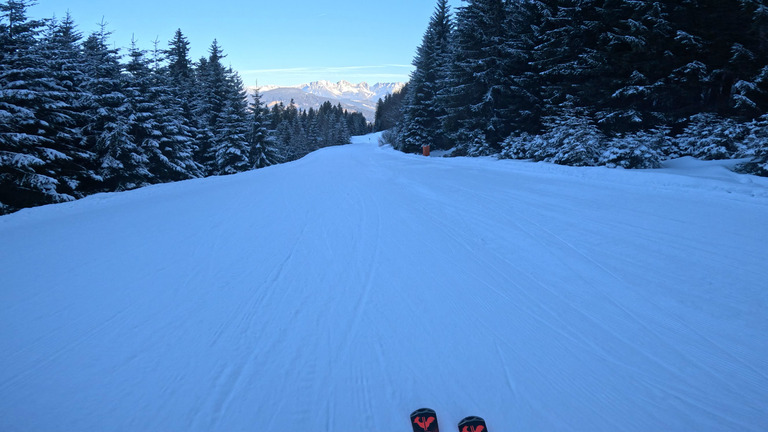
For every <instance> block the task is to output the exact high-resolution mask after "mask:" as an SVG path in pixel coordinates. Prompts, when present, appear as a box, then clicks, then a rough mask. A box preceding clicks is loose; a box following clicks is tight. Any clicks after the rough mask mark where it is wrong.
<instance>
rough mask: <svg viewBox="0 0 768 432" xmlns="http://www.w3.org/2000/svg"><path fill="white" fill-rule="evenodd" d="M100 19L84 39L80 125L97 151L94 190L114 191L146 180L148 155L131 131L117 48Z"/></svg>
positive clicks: (86, 140) (87, 143)
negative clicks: (97, 181) (85, 95)
mask: <svg viewBox="0 0 768 432" xmlns="http://www.w3.org/2000/svg"><path fill="white" fill-rule="evenodd" d="M108 37H109V32H107V31H106V24H105V23H102V24H101V26H100V30H99V31H97V32H95V33H92V34H91V35H90V36H89V37H88V38H87V39H86V40H85V42H84V43H83V54H84V67H85V81H84V83H83V88H84V89H85V91H86V92H87V93H88V98H87V102H86V103H87V106H86V111H85V114H86V118H87V123H86V125H85V127H84V128H83V140H84V143H85V147H86V148H87V149H89V150H91V149H92V150H93V151H94V152H95V153H96V154H97V155H98V167H97V170H96V171H97V173H98V175H99V177H100V178H101V185H100V188H99V189H97V190H106V191H116V190H126V189H134V188H137V187H141V186H143V185H146V184H149V178H150V175H149V172H148V170H147V157H146V155H145V154H144V152H143V151H142V150H141V148H140V147H139V145H138V144H137V143H136V142H135V140H134V138H133V136H132V134H131V128H132V125H131V122H132V116H133V115H134V111H133V107H132V105H131V101H130V100H129V98H128V96H126V90H125V88H124V82H123V76H122V72H121V71H122V66H121V64H120V62H119V51H118V50H117V49H113V48H109V44H108Z"/></svg>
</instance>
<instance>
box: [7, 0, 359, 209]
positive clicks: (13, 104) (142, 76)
mask: <svg viewBox="0 0 768 432" xmlns="http://www.w3.org/2000/svg"><path fill="white" fill-rule="evenodd" d="M32 4H33V2H32V1H31V0H4V1H3V3H0V214H4V213H8V212H12V211H16V210H18V209H21V208H24V207H31V206H36V205H42V204H49V203H56V202H62V201H69V200H73V199H76V198H81V197H83V196H86V195H88V194H92V193H95V192H110V191H118V190H126V189H133V188H137V187H141V186H144V185H149V184H154V183H160V182H170V181H178V180H184V179H189V178H195V177H202V176H206V175H223V174H232V173H237V172H241V171H245V170H249V169H254V168H261V167H265V166H268V165H272V164H275V163H279V162H282V161H285V160H290V159H294V158H298V157H301V156H303V155H304V154H306V153H308V152H310V151H312V150H315V149H317V148H320V147H324V146H328V145H335V144H343V143H347V142H349V137H350V135H351V134H363V133H366V132H368V131H369V130H370V128H369V126H368V125H367V123H366V121H365V118H364V117H363V116H362V114H357V113H347V112H345V111H344V110H342V109H341V107H340V106H338V107H333V106H330V104H329V105H328V106H324V107H320V109H319V110H317V111H315V110H310V112H298V111H297V110H295V109H294V110H285V109H283V108H284V107H278V108H277V110H278V112H279V114H280V115H279V118H277V119H272V118H271V117H272V116H271V115H270V113H269V111H267V110H266V109H265V108H264V107H263V106H262V104H261V100H260V98H259V95H258V94H256V95H255V97H254V101H253V103H252V104H251V105H250V106H249V105H248V103H247V99H246V93H245V90H244V88H243V82H242V80H241V79H240V76H239V75H238V74H237V73H236V72H235V71H233V70H232V69H231V68H230V67H227V66H225V65H224V63H223V61H222V59H223V58H224V57H225V56H224V54H223V50H222V49H221V47H220V46H219V45H218V43H217V42H216V41H214V42H213V44H212V45H211V48H210V51H209V56H207V57H205V58H202V59H200V61H199V62H198V63H193V62H192V61H191V60H190V58H189V42H188V41H187V38H186V37H185V36H184V34H183V33H182V32H181V30H177V31H176V33H175V34H174V36H173V38H172V39H171V40H170V41H169V42H168V46H167V48H166V49H161V48H160V47H159V45H158V42H157V41H155V43H154V49H153V50H151V51H149V52H146V51H144V50H141V49H139V48H138V46H137V44H136V43H133V44H132V46H131V47H130V48H129V49H128V50H127V53H126V54H127V55H126V56H125V58H123V55H122V54H121V52H120V50H118V49H115V48H112V45H111V43H110V41H109V32H108V31H107V29H106V25H105V24H103V23H102V25H101V27H100V29H99V30H98V31H96V32H94V33H93V34H91V35H89V36H88V37H87V38H85V39H83V37H82V35H81V34H80V32H79V31H78V30H77V27H76V25H75V23H74V22H73V20H72V18H71V16H70V15H69V14H66V15H65V17H64V19H61V20H57V19H51V20H33V19H30V18H28V17H27V10H28V8H29V6H31V5H32ZM286 121H287V123H286ZM270 123H273V124H270ZM283 123H285V125H283ZM281 134H283V135H281ZM281 137H283V138H285V139H282V138H281Z"/></svg>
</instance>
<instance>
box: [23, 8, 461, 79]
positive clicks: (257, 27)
mask: <svg viewBox="0 0 768 432" xmlns="http://www.w3.org/2000/svg"><path fill="white" fill-rule="evenodd" d="M435 3H436V0H389V1H386V2H378V1H376V2H374V1H369V0H355V1H353V0H251V1H244V0H234V1H228V0H220V1H210V0H207V1H201V0H185V1H183V0H120V1H114V0H106V1H94V0H38V4H37V5H36V6H33V7H32V8H31V9H30V10H29V15H30V16H31V17H34V18H50V17H52V16H54V15H56V16H57V17H61V16H63V15H64V14H65V13H66V11H67V10H69V11H70V13H71V15H72V17H73V18H74V20H75V22H76V23H77V24H78V26H79V29H80V31H81V32H83V34H84V35H87V34H89V33H91V32H92V31H94V30H96V29H97V28H98V26H97V23H98V22H100V21H101V20H102V17H103V18H104V20H105V22H107V24H108V26H107V29H108V30H110V31H112V37H111V40H112V42H113V43H114V44H115V45H116V46H117V47H127V46H129V45H130V41H131V37H132V36H134V37H135V38H136V40H137V41H138V44H139V46H140V47H141V48H144V49H149V48H151V47H152V46H153V41H154V40H155V39H156V38H157V39H158V40H159V41H160V45H161V47H163V48H165V47H166V46H167V43H168V41H169V40H170V39H171V38H172V37H173V34H174V32H175V31H176V29H177V28H180V29H181V31H182V32H183V33H184V34H185V35H186V37H187V39H189V41H190V44H191V56H192V59H193V60H197V59H199V58H200V57H201V56H204V55H207V52H208V48H209V47H210V45H211V42H212V41H213V40H214V39H217V40H218V42H219V45H220V46H222V47H223V48H224V53H225V54H227V58H226V59H225V62H229V64H231V66H232V67H233V68H234V69H236V70H237V71H239V72H240V75H241V76H242V77H243V81H244V82H245V84H246V85H255V84H256V83H257V81H258V84H259V85H295V84H301V83H305V82H310V81H316V80H329V81H334V82H335V81H339V80H342V79H343V80H347V81H350V82H354V83H357V82H361V81H367V82H369V83H371V84H372V83H376V82H395V81H406V80H407V79H408V74H409V73H410V71H411V70H412V69H413V68H412V66H411V61H412V60H413V56H414V53H415V50H416V47H417V46H418V45H419V44H420V43H421V38H422V35H423V33H424V30H425V29H426V26H427V23H428V22H429V18H430V16H431V15H432V13H433V11H434V7H435ZM450 3H451V5H452V7H453V8H454V11H455V8H456V7H458V6H460V5H461V4H462V2H461V1H460V0H451V2H450Z"/></svg>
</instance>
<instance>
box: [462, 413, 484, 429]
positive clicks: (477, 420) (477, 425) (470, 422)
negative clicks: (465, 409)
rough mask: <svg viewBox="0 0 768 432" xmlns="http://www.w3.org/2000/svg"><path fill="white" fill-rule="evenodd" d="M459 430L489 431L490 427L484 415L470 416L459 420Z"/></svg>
mask: <svg viewBox="0 0 768 432" xmlns="http://www.w3.org/2000/svg"><path fill="white" fill-rule="evenodd" d="M459 432H488V427H487V426H486V425H485V420H483V418H482V417H478V416H469V417H464V419H462V420H461V421H460V422H459Z"/></svg>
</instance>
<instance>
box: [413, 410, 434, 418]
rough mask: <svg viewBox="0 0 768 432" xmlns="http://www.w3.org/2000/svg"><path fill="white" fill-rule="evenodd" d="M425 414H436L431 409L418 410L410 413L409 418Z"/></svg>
mask: <svg viewBox="0 0 768 432" xmlns="http://www.w3.org/2000/svg"><path fill="white" fill-rule="evenodd" d="M425 414H432V415H435V414H436V413H435V410H433V409H432V408H419V409H417V410H416V411H414V412H412V413H411V417H416V416H421V415H425Z"/></svg>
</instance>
